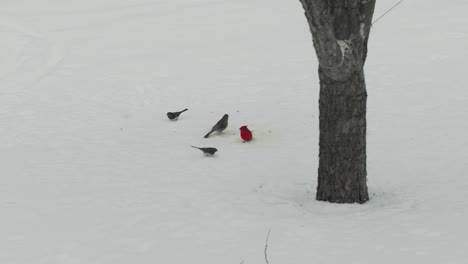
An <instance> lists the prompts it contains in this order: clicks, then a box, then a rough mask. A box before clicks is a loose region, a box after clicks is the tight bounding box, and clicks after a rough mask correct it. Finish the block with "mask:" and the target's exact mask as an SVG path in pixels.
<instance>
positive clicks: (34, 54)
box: [0, 0, 468, 264]
mask: <svg viewBox="0 0 468 264" xmlns="http://www.w3.org/2000/svg"><path fill="white" fill-rule="evenodd" d="M393 4H395V1H390V0H381V1H378V3H377V7H376V12H375V16H374V17H378V16H379V15H380V14H382V13H383V12H385V11H386V10H387V9H388V8H390V7H391V6H392V5H393ZM0 7H1V8H0V34H1V42H0V131H1V133H0V135H1V136H0V147H1V152H0V159H1V162H0V179H1V181H0V237H1V239H0V263H2V264H19V263H21V264H33V263H34V264H68V263H86V264H98V263H99V264H104V263H109V264H121V263H122V264H124V263H125V264H127V263H139V264H143V263H241V262H244V263H245V264H250V263H252V264H253V263H257V264H258V263H265V260H264V252H263V251H264V247H265V238H266V235H267V233H268V230H270V229H271V235H270V238H269V242H268V259H269V262H270V263H271V264H274V263H283V264H285V263H293V264H294V263H298V264H299V263H342V262H346V263H360V264H362V263H372V264H375V263H392V264H394V263H434V264H435V263H437V264H439V263H444V264H448V263H460V264H461V263H467V261H468V260H467V259H468V251H467V250H466V249H467V248H468V239H467V237H468V227H467V224H466V223H467V222H468V202H467V199H466V196H467V193H468V192H467V190H468V174H467V171H468V161H467V158H468V139H467V136H466V135H467V131H468V121H467V120H468V90H467V89H466V83H467V81H466V76H467V74H466V59H467V58H468V52H467V47H468V31H467V27H468V19H467V18H466V14H467V13H468V2H467V1H466V0H450V1H436V0H406V1H405V2H403V4H401V5H400V6H399V7H398V8H397V9H395V10H394V11H392V12H391V13H389V14H388V15H387V16H386V17H385V18H383V19H382V20H381V21H379V22H378V23H377V24H376V25H375V27H374V28H373V30H372V32H371V40H370V47H369V57H368V62H367V65H366V77H367V84H368V93H369V103H368V182H369V191H370V194H371V201H370V202H368V203H366V204H364V205H336V204H330V203H324V202H317V201H315V200H314V195H315V188H316V174H317V166H318V158H317V156H318V127H317V125H318V102H317V101H318V76H317V70H316V69H317V62H316V57H315V52H314V50H313V47H312V42H311V36H310V33H309V32H308V27H307V24H306V21H305V18H304V16H303V11H302V7H301V5H300V3H299V1H285V0H282V1H280V0H249V1H247V0H236V1H229V0H69V1H61V0H42V1H34V0H3V1H2V2H1V3H0ZM183 108H189V109H190V110H189V111H188V112H186V113H184V114H183V115H182V116H181V118H180V119H179V120H178V121H177V122H171V121H169V120H167V118H166V116H165V113H166V112H168V111H175V110H181V109H183ZM225 113H228V114H229V115H230V125H229V127H228V129H227V131H226V132H225V133H224V134H222V135H213V136H212V137H210V138H208V139H204V138H203V135H204V134H205V133H206V132H208V130H209V129H210V128H211V126H212V125H213V124H214V123H215V122H216V121H217V120H218V119H219V118H220V117H221V116H222V115H223V114H225ZM241 125H248V126H249V127H250V128H251V129H252V130H253V132H254V137H255V139H254V141H253V142H250V143H245V144H244V143H242V141H241V139H240V138H239V135H238V134H239V132H238V128H239V127H240V126H241ZM191 145H196V146H213V147H217V148H218V149H219V151H218V153H217V154H216V155H215V156H214V157H212V158H208V157H204V156H203V155H202V153H201V152H200V151H198V150H196V149H193V148H191V147H190V146H191Z"/></svg>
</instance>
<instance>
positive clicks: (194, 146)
mask: <svg viewBox="0 0 468 264" xmlns="http://www.w3.org/2000/svg"><path fill="white" fill-rule="evenodd" d="M191 147H192V148H196V149H200V148H199V147H195V146H191Z"/></svg>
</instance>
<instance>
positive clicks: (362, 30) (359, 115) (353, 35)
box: [300, 0, 375, 203]
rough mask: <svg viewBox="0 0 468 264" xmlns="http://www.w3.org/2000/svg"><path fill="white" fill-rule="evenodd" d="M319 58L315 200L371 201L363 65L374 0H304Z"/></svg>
mask: <svg viewBox="0 0 468 264" xmlns="http://www.w3.org/2000/svg"><path fill="white" fill-rule="evenodd" d="M300 1H301V3H302V5H303V7H304V10H305V15H306V18H307V21H308V23H309V28H310V31H311V33H312V37H313V42H314V48H315V51H316V53H317V57H318V60H319V79H320V99H319V111H320V117H319V119H320V126H319V127H320V142H319V145H320V154H319V170H318V185H317V195H316V199H317V200H321V201H329V202H335V203H364V202H366V201H368V200H369V195H368V192H367V170H366V105H367V91H366V84H365V79H364V73H363V67H364V62H365V60H366V56H367V41H368V37H369V31H370V26H371V22H372V15H373V13H374V7H375V0H300Z"/></svg>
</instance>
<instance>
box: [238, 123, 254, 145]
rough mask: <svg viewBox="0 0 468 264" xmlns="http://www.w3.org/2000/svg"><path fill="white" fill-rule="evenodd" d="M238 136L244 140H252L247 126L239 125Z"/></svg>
mask: <svg viewBox="0 0 468 264" xmlns="http://www.w3.org/2000/svg"><path fill="white" fill-rule="evenodd" d="M239 129H240V136H241V138H242V139H243V140H244V142H245V141H250V140H252V132H251V131H250V130H249V129H248V128H247V126H241V127H240V128H239Z"/></svg>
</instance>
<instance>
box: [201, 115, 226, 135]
mask: <svg viewBox="0 0 468 264" xmlns="http://www.w3.org/2000/svg"><path fill="white" fill-rule="evenodd" d="M228 118H229V115H228V114H225V115H224V116H223V117H222V118H221V119H220V120H219V121H218V123H216V124H215V125H214V126H213V128H212V129H211V131H210V132H208V134H206V135H205V138H207V137H209V136H210V135H211V133H213V132H215V131H216V132H223V131H224V130H225V129H226V128H227V126H228Z"/></svg>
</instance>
